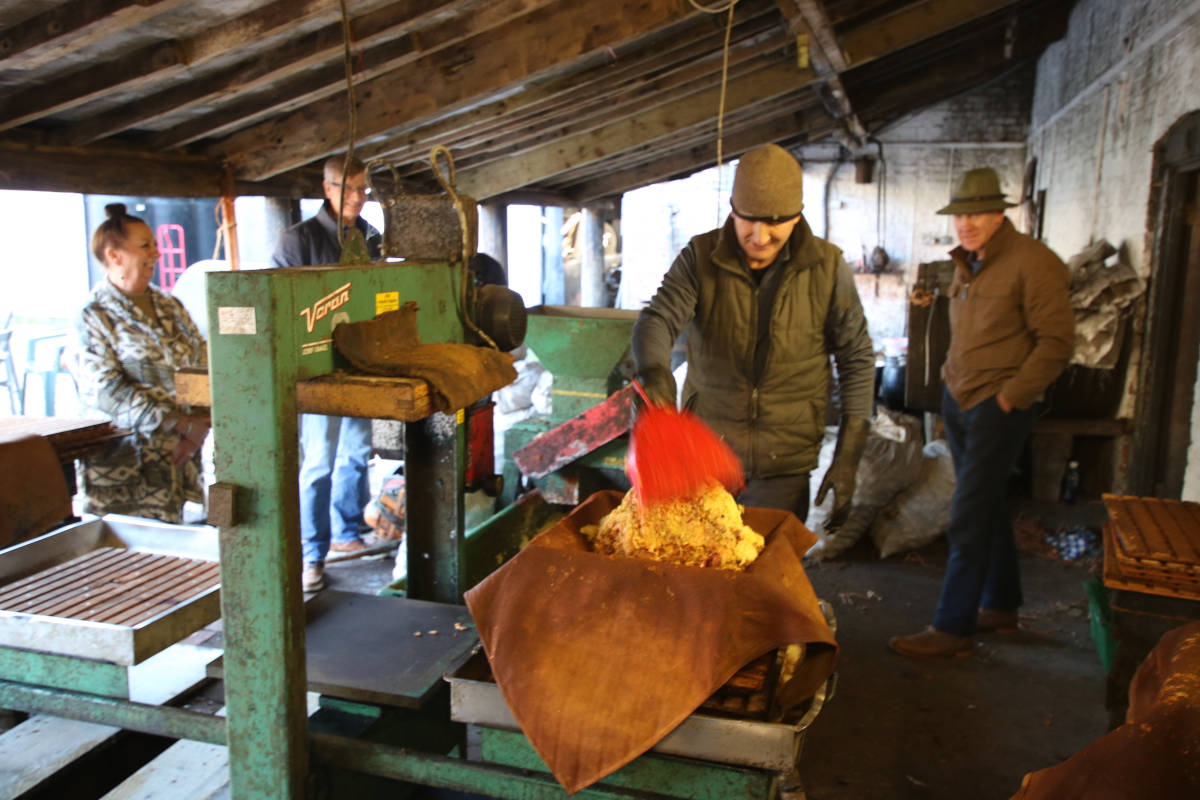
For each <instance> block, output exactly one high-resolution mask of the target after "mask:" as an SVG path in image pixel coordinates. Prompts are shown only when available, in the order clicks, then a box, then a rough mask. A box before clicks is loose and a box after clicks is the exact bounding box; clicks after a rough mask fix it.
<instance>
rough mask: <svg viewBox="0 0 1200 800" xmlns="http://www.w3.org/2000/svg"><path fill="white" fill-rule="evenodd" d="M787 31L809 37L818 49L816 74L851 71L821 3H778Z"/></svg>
mask: <svg viewBox="0 0 1200 800" xmlns="http://www.w3.org/2000/svg"><path fill="white" fill-rule="evenodd" d="M776 3H777V4H778V5H779V10H780V11H781V12H783V16H784V19H786V20H787V21H788V28H789V30H791V32H792V34H793V35H794V36H801V35H804V36H808V37H809V39H810V41H811V44H810V45H809V46H810V47H813V46H815V48H816V50H817V56H816V58H815V60H816V61H818V62H820V63H818V64H816V65H814V67H813V68H814V69H816V71H817V74H819V75H824V74H825V72H824V71H823V70H829V71H832V72H834V73H838V72H845V71H846V69H847V68H848V65H847V63H846V57H845V56H844V55H843V54H842V48H841V47H840V46H839V45H838V41H837V35H836V34H835V33H834V31H833V25H832V24H831V23H830V22H829V16H828V15H827V14H826V13H825V8H824V6H823V5H822V4H821V3H820V2H818V0H776Z"/></svg>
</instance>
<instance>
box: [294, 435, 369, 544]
mask: <svg viewBox="0 0 1200 800" xmlns="http://www.w3.org/2000/svg"><path fill="white" fill-rule="evenodd" d="M370 455H371V421H370V420H369V419H358V418H355V417H327V416H324V415H322V414H301V415H300V544H301V551H302V552H303V555H304V563H306V564H310V563H313V562H316V561H324V560H325V556H326V555H328V553H329V544H330V542H331V541H337V542H348V541H353V540H355V539H357V538H358V537H359V534H360V533H361V532H362V531H363V530H364V529H365V528H366V523H365V522H364V521H363V508H364V507H365V506H366V504H367V502H368V501H369V500H370V499H371V498H370V492H371V485H370V478H369V476H368V474H367V458H368V457H369V456H370Z"/></svg>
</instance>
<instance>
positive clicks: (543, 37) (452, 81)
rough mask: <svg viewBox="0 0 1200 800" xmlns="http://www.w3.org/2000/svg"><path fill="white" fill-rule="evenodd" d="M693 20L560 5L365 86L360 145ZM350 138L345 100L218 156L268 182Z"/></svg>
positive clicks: (275, 125)
mask: <svg viewBox="0 0 1200 800" xmlns="http://www.w3.org/2000/svg"><path fill="white" fill-rule="evenodd" d="M694 13H698V12H696V11H695V10H694V9H693V8H692V7H691V5H688V4H684V3H681V2H680V0H615V1H614V2H609V3H579V2H577V0H556V2H554V3H553V4H552V5H549V6H546V7H544V8H541V9H539V10H537V11H535V12H533V13H532V14H530V15H528V16H526V17H523V18H521V19H519V20H516V21H514V22H510V23H508V24H506V25H502V26H500V27H499V28H497V29H496V30H495V31H494V32H493V33H490V34H488V35H486V36H481V37H479V41H478V42H474V41H472V42H470V43H468V44H466V45H464V46H462V47H457V48H449V49H447V50H446V51H442V52H438V53H434V54H432V55H430V56H427V57H424V58H422V59H420V60H419V61H417V62H416V63H415V64H414V66H413V68H412V69H405V70H397V71H395V72H393V73H390V74H388V75H385V76H382V77H380V78H375V79H373V80H369V81H364V82H363V83H362V84H360V85H359V86H358V87H357V88H356V90H355V91H356V97H357V102H358V109H357V131H358V136H359V138H360V139H361V140H363V141H365V142H369V141H370V140H372V139H374V138H376V137H378V136H381V135H384V134H386V133H387V132H388V131H390V130H393V129H395V128H396V127H398V126H400V125H402V124H404V123H406V122H409V121H411V120H413V119H416V118H422V117H424V118H429V117H432V116H433V115H435V114H437V113H439V112H447V111H449V110H452V109H454V108H461V107H463V106H465V105H467V104H468V103H469V102H471V100H472V99H483V98H486V97H487V96H488V95H489V94H491V93H495V92H499V91H501V90H503V89H504V88H505V87H508V86H511V85H513V84H516V83H520V82H521V81H525V80H530V79H532V78H534V77H536V76H538V75H539V74H541V73H544V72H546V71H548V70H550V69H552V68H555V67H560V68H561V67H562V66H565V65H566V64H569V63H571V62H572V61H575V60H577V59H581V58H583V57H585V56H587V55H588V54H590V53H595V52H598V51H602V50H603V49H604V48H607V47H612V46H615V45H618V44H620V43H621V42H623V41H624V40H626V39H628V38H631V37H634V36H638V35H641V34H645V33H646V32H648V31H651V30H654V29H656V28H659V27H662V26H666V25H668V24H670V23H672V22H677V21H679V20H681V19H684V18H686V17H688V16H690V15H691V14H694ZM498 43H503V46H497V44H498ZM297 131H303V132H304V135H303V136H298V135H296V134H297ZM347 133H348V121H347V119H346V100H345V98H344V97H341V96H339V97H331V98H329V99H327V100H325V101H322V102H320V103H315V104H313V105H311V106H309V107H307V108H304V109H302V110H301V111H299V112H296V113H294V114H289V115H287V116H284V117H282V118H278V119H273V120H271V121H269V122H266V123H262V124H259V125H256V126H254V127H253V128H250V129H248V130H245V131H242V132H239V133H237V134H234V135H233V136H230V137H229V138H228V139H226V140H224V141H223V142H219V143H218V144H217V145H216V146H214V147H213V148H211V153H212V154H213V155H214V156H216V157H219V158H223V159H226V160H227V161H228V162H229V163H230V164H232V165H233V167H234V169H235V170H236V171H237V173H238V174H239V175H241V176H243V177H245V178H248V179H261V178H264V177H269V176H271V175H275V174H279V173H281V172H285V171H287V170H289V169H291V168H293V167H296V166H299V165H302V164H307V163H310V162H312V161H314V160H317V159H319V158H321V157H323V156H327V155H329V154H331V153H334V152H337V151H339V150H342V149H344V148H345V147H346V144H347V138H348V136H347Z"/></svg>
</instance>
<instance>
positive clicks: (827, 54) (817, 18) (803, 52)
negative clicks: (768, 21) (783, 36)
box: [778, 0, 867, 150]
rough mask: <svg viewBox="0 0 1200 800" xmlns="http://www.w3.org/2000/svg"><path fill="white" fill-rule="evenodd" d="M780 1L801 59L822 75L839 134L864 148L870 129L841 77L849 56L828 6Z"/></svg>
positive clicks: (797, 0) (796, 0)
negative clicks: (831, 20) (852, 104)
mask: <svg viewBox="0 0 1200 800" xmlns="http://www.w3.org/2000/svg"><path fill="white" fill-rule="evenodd" d="M778 3H779V10H780V11H782V12H783V16H784V19H786V20H787V22H788V30H789V31H790V32H791V33H792V35H793V36H795V37H796V48H797V52H798V58H799V60H800V63H802V64H803V63H804V62H805V59H808V60H809V61H811V62H812V67H813V70H814V71H815V72H816V73H817V75H819V76H820V77H821V80H820V85H819V86H818V87H817V91H818V92H819V93H820V95H821V98H822V100H823V101H824V102H825V105H826V107H827V108H828V109H829V115H830V116H831V117H833V119H834V120H835V121H836V123H837V128H838V132H839V134H840V136H839V138H840V139H841V140H842V143H843V144H844V145H846V146H847V147H848V148H850V149H851V150H857V149H859V148H861V147H862V146H863V145H865V144H866V141H867V130H866V129H865V128H864V127H863V125H862V122H860V121H859V119H858V117H857V116H856V115H855V113H854V109H853V107H852V106H851V104H850V97H849V96H848V95H847V94H846V87H844V86H843V85H842V79H841V78H840V77H839V73H842V72H845V71H846V68H847V64H846V58H845V56H843V55H842V50H841V47H840V46H839V45H838V42H837V36H836V34H835V33H834V31H833V25H831V24H830V22H829V18H828V16H827V15H826V14H825V9H824V8H823V7H822V6H821V4H820V3H819V2H818V1H817V0H778Z"/></svg>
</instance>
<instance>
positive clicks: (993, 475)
mask: <svg viewBox="0 0 1200 800" xmlns="http://www.w3.org/2000/svg"><path fill="white" fill-rule="evenodd" d="M1012 205H1013V203H1009V202H1007V201H1006V200H1005V199H1004V195H1003V193H1002V192H1001V191H1000V180H999V178H998V177H997V176H996V173H995V171H994V170H991V169H987V168H984V169H973V170H970V171H968V172H967V173H965V174H964V175H963V176H962V180H961V181H960V182H959V184H958V187H957V188H956V189H955V190H954V193H953V194H952V195H951V199H950V204H949V205H948V206H946V207H945V208H942V209H941V210H939V211H938V213H939V214H952V215H954V229H955V232H956V233H957V234H958V240H959V242H960V245H959V247H956V248H955V249H954V250H953V251H951V253H950V257H951V258H952V259H954V263H955V268H954V282H953V283H952V284H951V286H950V351H949V353H948V355H947V357H946V363H945V365H944V366H943V367H942V375H943V377H944V378H945V391H944V393H943V395H942V416H943V419H944V422H945V425H946V439H947V442H948V443H949V445H950V453H951V456H952V457H953V459H954V473H955V477H956V479H957V484H956V486H955V489H954V499H953V500H952V501H951V506H950V527H949V530H948V531H947V533H946V537H947V539H949V541H950V558H949V560H948V561H947V563H946V575H945V578H944V579H943V583H942V594H941V599H940V600H939V601H938V607H937V612H936V614H935V615H934V618H933V625H931V626H928V627H926V628H925V630H923V631H921V632H919V633H915V634H912V635H910V636H896V637H893V638H892V640H891V641H890V642H889V644H890V646H891V648H892V649H893V650H895V651H896V652H898V653H901V654H903V655H909V656H926V657H939V656H940V657H952V656H966V655H970V653H971V639H970V637H971V635H972V634H973V633H975V631H977V630H979V631H985V630H1005V629H1008V630H1012V629H1015V628H1016V626H1017V608H1018V607H1019V606H1020V605H1021V602H1022V597H1021V576H1020V571H1019V568H1018V565H1017V547H1016V541H1015V539H1014V538H1013V530H1012V519H1011V517H1010V515H1009V509H1008V504H1007V500H1006V489H1007V486H1008V476H1009V475H1010V474H1011V472H1012V469H1013V466H1014V465H1015V464H1016V460H1017V458H1018V457H1019V456H1020V454H1021V451H1022V450H1023V449H1024V447H1025V440H1026V438H1028V435H1029V428H1030V426H1031V425H1032V423H1033V421H1034V419H1035V418H1036V417H1037V415H1038V411H1039V409H1040V403H1039V402H1038V401H1040V400H1041V398H1042V393H1043V392H1044V391H1045V390H1046V387H1048V386H1049V385H1050V384H1051V383H1052V382H1053V381H1054V379H1055V378H1057V377H1058V375H1059V373H1060V372H1062V370H1063V368H1064V367H1065V366H1066V365H1067V361H1069V360H1070V358H1071V353H1072V352H1073V350H1074V342H1075V317H1074V313H1073V312H1072V310H1071V305H1070V302H1069V300H1068V294H1067V284H1068V276H1067V267H1066V265H1065V264H1063V262H1062V260H1061V259H1060V258H1059V257H1058V256H1056V255H1055V254H1054V253H1053V252H1052V251H1051V250H1050V249H1049V248H1048V247H1046V246H1045V245H1043V244H1042V243H1041V242H1039V241H1037V240H1036V239H1033V238H1031V237H1029V236H1025V235H1024V234H1021V233H1018V232H1017V229H1016V228H1014V227H1013V225H1012V223H1011V222H1009V221H1008V219H1007V218H1006V217H1005V215H1004V209H1005V208H1008V207H1009V206H1012ZM914 299H916V298H914Z"/></svg>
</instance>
